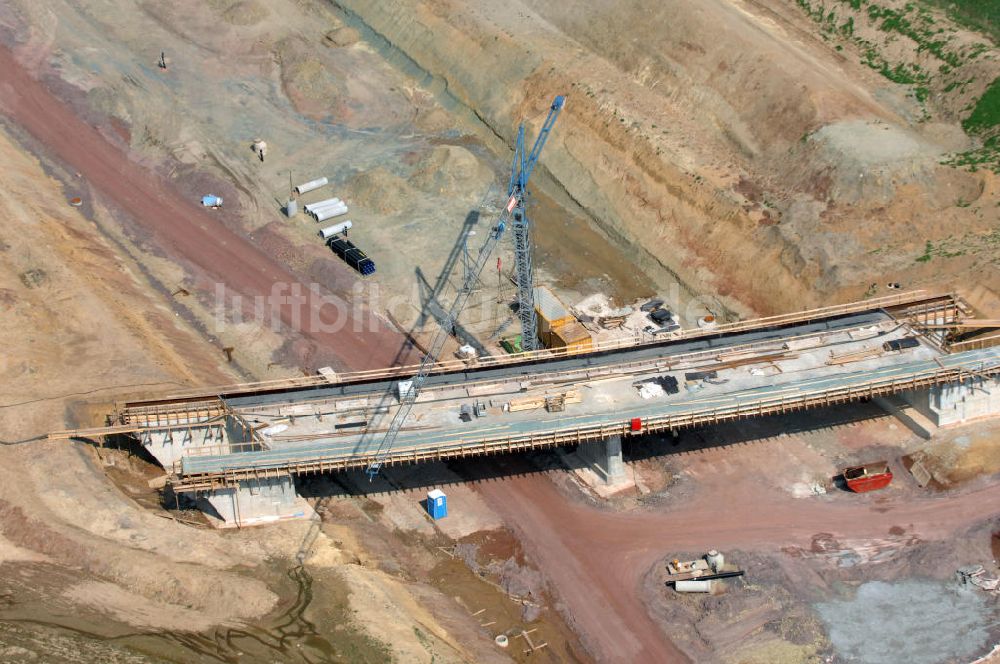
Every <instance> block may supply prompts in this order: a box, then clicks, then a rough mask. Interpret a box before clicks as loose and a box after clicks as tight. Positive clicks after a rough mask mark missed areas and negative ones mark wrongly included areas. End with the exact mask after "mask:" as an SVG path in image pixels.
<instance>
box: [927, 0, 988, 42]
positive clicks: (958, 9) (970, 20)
mask: <svg viewBox="0 0 1000 664" xmlns="http://www.w3.org/2000/svg"><path fill="white" fill-rule="evenodd" d="M924 2H925V3H927V4H928V5H932V6H935V7H940V8H941V9H943V10H945V11H946V12H948V14H949V15H950V16H951V18H952V19H953V20H954V21H955V22H956V23H959V24H960V25H963V26H965V27H966V28H969V29H971V30H975V31H976V32H981V33H983V34H984V35H986V36H988V37H990V38H991V39H992V40H993V42H994V43H996V44H1000V2H997V0H924Z"/></svg>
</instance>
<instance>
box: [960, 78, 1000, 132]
mask: <svg viewBox="0 0 1000 664" xmlns="http://www.w3.org/2000/svg"><path fill="white" fill-rule="evenodd" d="M998 126H1000V77H997V79H996V80H995V81H993V83H991V84H990V87H988V88H986V92H984V93H983V96H982V97H980V98H979V101H977V102H976V105H975V107H973V109H972V113H971V114H970V115H969V117H967V118H966V119H965V120H963V121H962V128H963V129H965V131H966V132H967V133H969V134H980V135H982V134H989V133H991V132H992V131H993V130H995V129H996V128H997V127H998Z"/></svg>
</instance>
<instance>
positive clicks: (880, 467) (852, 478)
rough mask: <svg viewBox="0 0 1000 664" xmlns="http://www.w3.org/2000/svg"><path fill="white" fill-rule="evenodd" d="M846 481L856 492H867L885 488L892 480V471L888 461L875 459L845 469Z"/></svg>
mask: <svg viewBox="0 0 1000 664" xmlns="http://www.w3.org/2000/svg"><path fill="white" fill-rule="evenodd" d="M844 481H845V482H846V483H847V488H848V489H850V490H851V491H853V492H854V493H865V492H866V491H875V490H876V489H884V488H886V487H887V486H889V483H890V482H892V471H891V470H889V462H888V461H875V462H873V463H866V464H865V465H863V466H855V467H853V468H845V469H844Z"/></svg>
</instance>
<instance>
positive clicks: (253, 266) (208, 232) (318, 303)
mask: <svg viewBox="0 0 1000 664" xmlns="http://www.w3.org/2000/svg"><path fill="white" fill-rule="evenodd" d="M0 111H2V112H3V114H4V115H6V116H7V117H8V118H10V119H11V120H13V121H14V122H15V123H16V124H17V125H19V126H20V127H21V128H23V129H24V130H25V131H27V132H28V133H29V134H31V135H32V136H33V137H34V138H35V139H36V140H38V141H39V142H41V143H42V144H44V145H45V146H46V148H47V149H48V150H50V151H51V156H53V157H55V158H56V159H58V160H60V161H62V162H64V163H66V164H67V165H68V166H69V167H70V168H71V169H72V170H74V171H76V172H79V173H80V174H81V175H82V176H83V178H84V179H85V180H86V181H87V182H88V183H89V184H90V185H91V186H93V187H94V189H96V190H97V191H98V192H99V193H100V194H102V195H104V196H106V197H107V198H108V199H109V200H110V201H111V202H113V203H114V204H115V205H117V206H118V207H119V208H120V209H121V210H123V211H124V212H126V213H127V214H128V215H129V216H130V217H132V218H133V219H134V221H135V223H136V224H138V225H139V226H140V227H141V228H142V229H143V230H144V231H145V232H146V233H147V234H148V235H147V239H148V240H149V242H150V244H151V245H153V246H156V247H158V248H160V249H162V250H163V251H164V252H165V253H166V255H167V256H168V257H169V258H171V259H173V260H175V261H178V262H182V263H186V264H188V265H190V266H191V267H193V268H194V269H195V271H196V272H198V273H200V274H203V275H205V276H207V277H209V278H210V279H214V280H216V281H218V282H221V283H224V284H225V285H226V288H227V289H228V290H230V291H234V292H236V293H239V294H241V295H243V296H244V297H245V298H246V299H247V300H252V298H254V297H269V296H270V295H271V293H272V288H273V287H274V285H275V284H287V285H288V288H298V289H300V290H299V291H298V292H300V293H302V296H301V297H299V298H289V297H285V298H283V299H282V301H280V302H277V303H275V306H274V307H273V309H272V311H274V312H275V314H276V315H277V316H278V317H279V318H280V319H281V321H282V322H283V323H284V324H285V325H287V326H289V327H291V328H292V329H293V330H295V331H296V332H298V333H300V334H302V335H303V336H305V337H306V338H308V339H309V340H311V341H312V342H313V343H315V344H316V345H318V346H320V347H323V348H325V349H328V350H331V351H332V352H333V353H334V354H335V355H336V357H337V358H338V359H339V360H340V362H341V363H342V364H343V365H344V367H343V368H346V369H351V370H360V369H375V368H384V367H387V366H390V364H392V362H393V361H394V360H398V359H400V358H397V354H398V353H399V352H400V349H401V348H402V346H403V343H404V338H403V337H402V335H400V334H399V333H398V332H396V331H395V330H393V329H391V328H390V327H388V326H387V325H385V324H384V323H383V322H382V321H381V320H380V319H378V318H376V317H374V316H372V315H367V312H366V316H365V318H367V319H368V320H360V319H359V318H357V317H355V316H352V315H351V313H350V308H351V307H350V303H348V302H346V301H344V300H342V299H340V298H334V297H332V296H329V295H326V296H324V294H321V293H317V292H314V291H312V290H310V289H309V288H308V287H307V285H306V284H302V283H300V282H299V280H298V278H297V277H296V276H295V275H294V274H293V273H292V272H290V271H289V270H287V269H286V268H285V267H284V266H282V265H280V264H278V263H277V262H276V261H274V260H273V259H272V258H270V257H269V256H268V255H267V254H265V253H263V252H262V251H261V250H260V249H258V248H257V247H255V246H254V245H253V244H251V243H250V242H249V241H248V240H246V239H245V238H243V237H241V236H239V235H237V234H235V233H233V232H232V231H230V230H228V229H227V228H225V226H223V225H222V224H219V223H218V222H217V221H216V220H215V219H213V218H212V217H211V216H210V215H208V214H207V213H206V212H205V211H204V210H203V209H201V208H200V207H198V206H197V205H196V204H194V203H192V202H190V201H188V200H186V199H185V198H184V197H183V196H182V195H181V194H180V193H179V192H177V191H176V190H175V189H174V188H173V187H172V186H171V185H170V184H169V183H167V182H165V181H163V180H162V179H160V178H158V177H157V176H156V175H154V174H153V173H151V172H149V171H148V170H146V169H145V168H142V167H141V166H139V165H137V164H135V163H133V162H131V161H130V160H129V158H128V155H127V154H126V153H123V152H122V151H120V150H118V149H117V148H116V147H114V146H113V145H111V144H110V143H109V142H108V141H106V140H105V139H104V137H103V136H102V135H101V134H100V132H99V131H97V129H95V128H94V127H92V126H90V125H88V124H87V123H86V122H85V121H83V120H82V119H81V118H80V117H79V116H77V115H76V114H75V113H74V112H73V111H72V109H70V108H69V107H68V106H67V105H66V104H65V103H63V102H62V101H61V100H60V99H58V98H57V97H56V96H55V95H53V94H52V93H51V92H50V91H49V90H48V89H46V87H45V86H44V85H43V83H41V82H39V81H37V80H35V79H34V78H32V77H31V75H30V74H29V73H28V71H27V70H25V68H23V67H22V66H21V65H20V64H19V63H18V61H17V60H16V58H15V57H14V56H13V54H12V53H11V52H10V51H8V50H6V49H3V48H0ZM330 260H337V259H336V258H335V257H333V256H332V255H331V258H330ZM344 269H347V268H346V267H345V268H344ZM201 281H204V280H201ZM285 292H286V293H287V292H288V289H287V288H286V291H285ZM334 302H336V303H337V304H333V303H334ZM403 359H405V358H403Z"/></svg>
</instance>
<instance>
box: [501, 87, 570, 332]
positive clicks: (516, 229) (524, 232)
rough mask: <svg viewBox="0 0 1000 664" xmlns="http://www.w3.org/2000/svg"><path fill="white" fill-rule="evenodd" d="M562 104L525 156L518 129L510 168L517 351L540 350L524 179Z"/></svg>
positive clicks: (561, 100) (521, 132) (561, 99)
mask: <svg viewBox="0 0 1000 664" xmlns="http://www.w3.org/2000/svg"><path fill="white" fill-rule="evenodd" d="M565 104H566V98H565V97H564V96H562V95H560V96H558V97H556V98H555V99H554V100H553V101H552V106H550V107H549V115H548V117H546V118H545V124H544V125H542V129H541V131H540V132H539V133H538V138H536V139H535V144H534V146H532V148H531V153H530V154H528V155H525V152H524V124H521V126H520V127H518V129H517V145H516V147H515V148H514V162H513V164H512V165H511V169H510V186H509V187H508V189H507V193H508V195H510V196H511V197H512V198H513V199H516V203H515V205H514V209H513V210H512V212H511V215H512V218H513V223H512V224H511V233H512V234H513V235H514V265H515V268H516V270H517V316H518V318H519V319H520V321H521V350H524V351H532V350H538V349H539V348H540V344H539V341H538V317H537V314H536V313H535V274H534V269H533V267H532V265H531V223H530V221H529V220H528V212H527V197H528V178H530V177H531V172H532V171H533V170H535V164H537V163H538V156H539V155H540V154H541V152H542V148H543V147H545V142H546V141H547V140H548V138H549V134H550V133H551V132H552V127H553V126H554V125H555V123H556V118H558V117H559V112H560V111H561V110H562V108H563V106H564V105H565Z"/></svg>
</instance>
